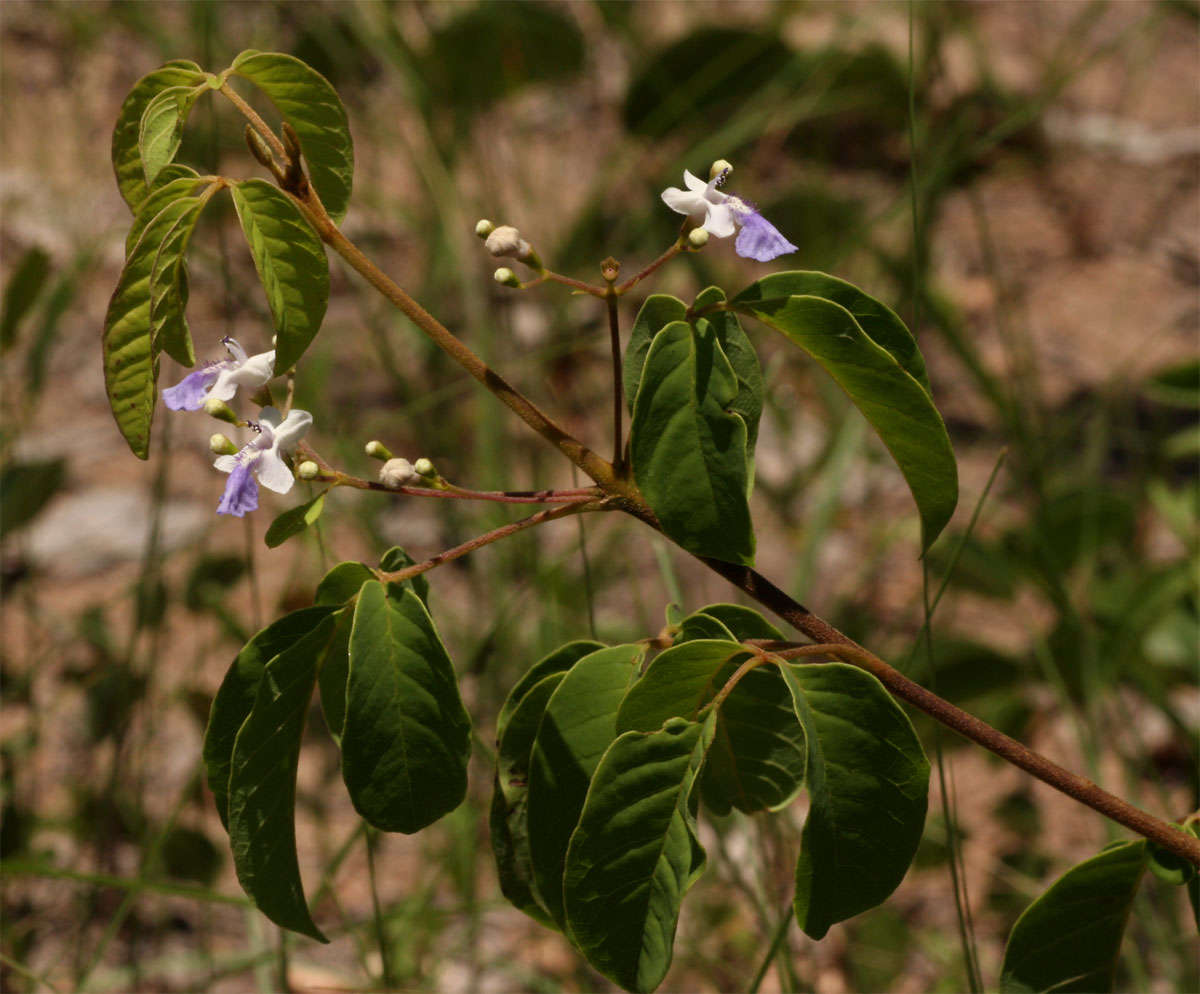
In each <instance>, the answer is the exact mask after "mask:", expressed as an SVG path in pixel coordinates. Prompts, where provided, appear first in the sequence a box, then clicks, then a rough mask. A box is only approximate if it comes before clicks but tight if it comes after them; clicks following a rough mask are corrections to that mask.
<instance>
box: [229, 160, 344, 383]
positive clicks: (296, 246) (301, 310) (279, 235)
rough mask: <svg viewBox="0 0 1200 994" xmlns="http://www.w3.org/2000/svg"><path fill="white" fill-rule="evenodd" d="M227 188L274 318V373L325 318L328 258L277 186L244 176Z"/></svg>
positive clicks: (281, 370) (303, 346) (291, 363)
mask: <svg viewBox="0 0 1200 994" xmlns="http://www.w3.org/2000/svg"><path fill="white" fill-rule="evenodd" d="M230 192H231V193H232V194H233V205H234V207H235V208H236V209H237V214H238V219H239V220H240V221H241V222H242V231H243V232H244V233H245V235H246V243H247V244H248V245H249V246H250V255H251V256H252V257H253V259H254V267H255V268H256V269H257V270H258V276H259V279H260V280H262V285H263V290H264V291H265V292H266V295H267V305H268V306H269V307H270V309H271V316H272V318H273V319H274V323H275V334H276V341H275V372H276V373H284V372H286V371H287V370H289V369H291V368H292V367H293V366H294V365H295V364H296V360H297V359H299V358H300V356H301V355H302V354H303V353H304V350H305V349H306V348H308V345H309V343H310V342H311V341H312V340H313V338H314V336H315V335H316V334H317V331H318V329H319V328H320V327H321V321H322V320H324V318H325V306H326V304H328V303H329V261H328V260H327V259H326V258H325V250H324V248H323V247H322V246H321V239H320V238H318V237H317V233H316V232H315V231H313V229H312V228H311V227H310V226H309V224H308V222H307V221H305V220H304V217H303V216H302V215H301V214H300V211H299V210H298V209H297V208H296V206H295V204H293V203H292V201H291V200H290V199H289V198H288V196H287V194H286V193H284V192H283V191H282V190H280V189H279V188H278V187H275V186H272V185H271V184H270V183H268V182H267V181H266V180H262V179H249V180H245V181H243V182H241V183H237V184H235V185H234V186H232V187H230Z"/></svg>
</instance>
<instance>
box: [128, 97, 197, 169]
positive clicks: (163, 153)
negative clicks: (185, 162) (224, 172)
mask: <svg viewBox="0 0 1200 994" xmlns="http://www.w3.org/2000/svg"><path fill="white" fill-rule="evenodd" d="M206 89H208V87H207V86H206V85H204V84H201V85H199V86H168V87H167V88H166V89H165V90H159V91H158V93H156V94H155V95H154V96H153V97H152V98H151V99H150V102H149V103H147V104H146V109H145V110H144V111H142V119H141V121H140V122H139V124H138V154H139V156H140V157H141V160H142V170H143V172H144V173H145V176H146V187H147V188H152V187H153V186H154V182H155V180H156V179H157V178H158V175H159V173H161V172H162V170H163V167H165V166H167V165H169V164H170V163H171V161H172V160H173V159H174V158H175V154H176V153H177V152H178V151H179V143H180V142H181V141H183V125H184V123H185V122H186V121H187V118H188V114H190V113H191V110H192V107H194V106H195V104H196V100H197V98H198V97H199V96H200V94H201V93H203V92H204V91H205V90H206Z"/></svg>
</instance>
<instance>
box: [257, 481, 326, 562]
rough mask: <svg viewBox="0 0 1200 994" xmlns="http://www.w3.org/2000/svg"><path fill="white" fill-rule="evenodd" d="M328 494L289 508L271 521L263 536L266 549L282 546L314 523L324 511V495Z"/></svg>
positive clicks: (322, 494)
mask: <svg viewBox="0 0 1200 994" xmlns="http://www.w3.org/2000/svg"><path fill="white" fill-rule="evenodd" d="M328 492H329V491H328V490H326V491H325V492H324V493H320V494H317V496H316V497H314V498H313V499H312V500H310V501H307V502H306V503H304V504H298V505H297V506H296V507H292V508H289V509H288V510H286V511H284V512H283V514H281V515H279V517H277V518H276V519H275V520H274V521H272V522H271V525H270V527H269V528H268V529H267V534H266V535H264V536H263V541H265V542H266V543H267V548H269V549H274V548H275V547H276V546H278V545H283V543H284V542H286V541H287V540H288V539H289V538H291V537H292V536H293V535H299V534H300V533H301V532H302V531H304V529H306V528H307V527H308V526H309V525H311V524H312V523H313V522H314V521H316V520H317V519H318V518H319V517H320V516H321V512H322V511H323V510H325V494H326V493H328Z"/></svg>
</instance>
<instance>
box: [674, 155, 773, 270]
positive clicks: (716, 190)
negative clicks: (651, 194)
mask: <svg viewBox="0 0 1200 994" xmlns="http://www.w3.org/2000/svg"><path fill="white" fill-rule="evenodd" d="M718 166H719V167H720V168H714V174H715V175H714V176H713V178H712V179H711V180H709V182H707V183H705V182H704V181H703V180H701V179H699V178H698V177H696V176H693V175H692V174H691V173H690V172H689V171H688V170H686V169H685V170H684V171H683V182H684V184H685V185H686V186H687V189H686V190H681V189H679V187H677V186H672V187H668V188H667V189H666V190H663V193H662V199H663V203H665V204H666V205H667V206H668V207H670V208H671V210H673V211H675V213H677V214H686V215H687V216H688V219H689V220H690V221H691V222H692V224H693V225H695V226H696V227H697V228H703V229H704V230H705V231H707V232H708V233H709V234H710V235H713V236H714V237H716V238H728V237H729V236H730V235H732V234H733V233H734V232H735V231H736V232H737V233H738V236H737V241H736V242H734V246H733V247H734V249H736V250H737V254H738V255H740V256H743V257H744V258H747V259H756V260H757V261H758V262H770V261H771V260H772V259H774V258H776V257H777V256H781V255H786V254H787V253H788V252H795V251H796V246H795V245H793V244H792V243H791V242H789V241H788V240H787V239H786V238H784V237H783V235H781V234H780V233H779V230H778V229H777V228H776V227H775V225H773V224H772V223H771V222H770V221H768V220H767V219H766V218H765V217H763V216H762V215H761V214H760V213H759V212H758V210H757V209H756V208H755V207H754V205H753V204H751V203H748V202H746V201H745V200H742V199H741V198H740V197H735V196H733V195H732V194H728V193H723V192H722V191H721V190H720V186H721V185H722V184H723V183H724V182H725V179H726V177H727V176H728V175H729V173H730V171H731V167H730V166H729V165H728V164H726V163H724V162H721V163H718Z"/></svg>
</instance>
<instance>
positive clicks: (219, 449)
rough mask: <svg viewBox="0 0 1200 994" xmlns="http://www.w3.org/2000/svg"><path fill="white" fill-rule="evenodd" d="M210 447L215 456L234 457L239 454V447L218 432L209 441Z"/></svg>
mask: <svg viewBox="0 0 1200 994" xmlns="http://www.w3.org/2000/svg"><path fill="white" fill-rule="evenodd" d="M208 447H209V449H211V450H212V453H213V455H215V456H232V455H236V454H237V446H236V445H234V444H233V443H232V442H231V441H229V439H228V438H226V437H225V436H224V435H222V434H221V433H220V432H217V433H216V434H215V435H213V436H212V437H211V438H210V439H209V440H208Z"/></svg>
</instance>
